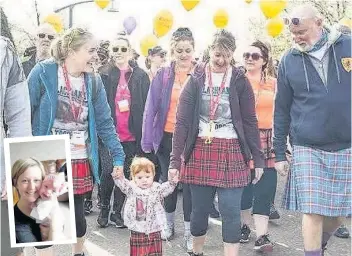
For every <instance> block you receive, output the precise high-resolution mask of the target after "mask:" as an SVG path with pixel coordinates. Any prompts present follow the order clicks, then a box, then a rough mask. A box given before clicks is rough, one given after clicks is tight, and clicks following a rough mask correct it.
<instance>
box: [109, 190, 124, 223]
mask: <svg viewBox="0 0 352 256" xmlns="http://www.w3.org/2000/svg"><path fill="white" fill-rule="evenodd" d="M125 199H126V195H125V194H124V193H122V191H121V190H120V189H119V188H118V187H116V186H115V188H114V204H113V212H112V213H111V215H110V221H111V222H112V223H113V224H115V226H116V227H117V228H127V227H126V226H125V224H124V222H123V218H122V213H121V211H122V207H123V205H124V203H125Z"/></svg>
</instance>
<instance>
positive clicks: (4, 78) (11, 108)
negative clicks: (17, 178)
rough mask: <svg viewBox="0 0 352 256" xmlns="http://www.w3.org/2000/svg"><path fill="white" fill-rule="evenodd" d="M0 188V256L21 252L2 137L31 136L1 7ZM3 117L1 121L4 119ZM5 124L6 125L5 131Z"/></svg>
mask: <svg viewBox="0 0 352 256" xmlns="http://www.w3.org/2000/svg"><path fill="white" fill-rule="evenodd" d="M0 18H1V23H0V24H1V26H0V27H1V36H0V177H1V180H0V190H1V231H2V237H1V253H0V254H1V255H8V256H12V255H22V248H11V247H10V235H9V234H10V232H9V218H8V205H7V192H6V181H5V165H4V144H3V139H4V137H5V136H8V137H23V136H31V116H30V113H31V112H30V103H29V93H28V85H27V82H26V78H25V76H24V73H23V69H22V66H21V63H20V60H19V58H18V56H17V55H16V51H15V48H14V45H13V43H12V42H11V40H12V36H11V33H10V30H9V29H8V25H7V19H6V16H5V14H4V13H3V10H2V8H0ZM3 118H4V120H3ZM4 123H5V124H6V125H7V132H6V134H5V129H4Z"/></svg>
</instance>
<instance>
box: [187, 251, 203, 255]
mask: <svg viewBox="0 0 352 256" xmlns="http://www.w3.org/2000/svg"><path fill="white" fill-rule="evenodd" d="M189 255H190V256H204V254H203V253H199V254H195V253H194V252H191V253H190V254H189Z"/></svg>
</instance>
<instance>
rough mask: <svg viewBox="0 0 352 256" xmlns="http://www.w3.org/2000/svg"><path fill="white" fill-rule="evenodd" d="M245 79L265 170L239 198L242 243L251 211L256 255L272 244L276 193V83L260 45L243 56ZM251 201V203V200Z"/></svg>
mask: <svg viewBox="0 0 352 256" xmlns="http://www.w3.org/2000/svg"><path fill="white" fill-rule="evenodd" d="M243 58H244V61H245V67H246V70H247V78H248V80H249V81H250V83H251V85H252V88H253V92H254V97H255V108H256V113H257V119H258V126H259V131H260V139H261V146H262V149H263V152H264V156H265V168H264V173H263V176H262V178H261V179H260V180H259V182H258V183H256V184H253V183H250V184H248V185H247V186H246V187H245V189H244V191H243V194H242V201H241V210H242V211H241V222H242V228H241V242H242V243H246V242H249V237H250V233H251V230H250V228H249V223H250V221H251V208H252V207H253V209H252V212H253V218H254V224H255V229H256V241H255V247H254V249H255V250H257V251H264V252H265V251H272V249H273V244H272V243H271V241H270V240H269V238H268V222H269V214H270V206H271V203H272V199H273V198H274V195H275V192H276V183H277V174H276V170H275V168H274V166H275V155H274V154H273V153H272V128H273V111H274V97H275V88H276V79H275V78H272V77H269V76H267V73H268V70H267V69H268V68H267V67H268V66H272V65H269V62H270V61H271V59H270V57H269V49H268V47H267V46H266V45H265V44H264V43H262V42H260V41H255V42H254V43H252V44H251V45H250V46H249V47H248V49H247V51H246V52H245V53H244V54H243ZM250 167H251V170H252V180H253V178H254V167H253V163H250ZM253 199H254V200H253Z"/></svg>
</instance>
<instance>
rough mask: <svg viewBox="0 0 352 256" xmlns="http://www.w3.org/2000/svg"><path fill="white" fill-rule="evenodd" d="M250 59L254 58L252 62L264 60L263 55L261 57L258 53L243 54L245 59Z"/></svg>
mask: <svg viewBox="0 0 352 256" xmlns="http://www.w3.org/2000/svg"><path fill="white" fill-rule="evenodd" d="M249 57H252V60H259V59H260V58H263V56H262V55H260V54H259V53H256V52H254V53H250V52H245V53H244V54H243V58H244V59H246V60H248V59H249Z"/></svg>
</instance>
